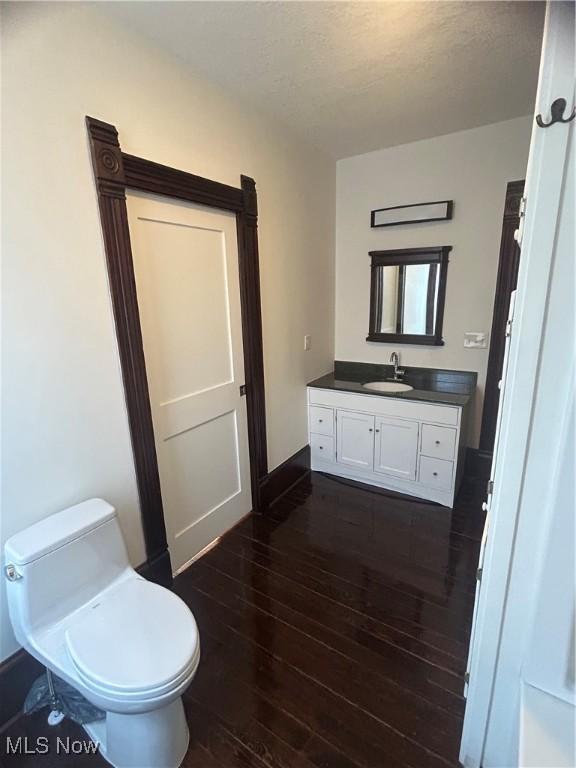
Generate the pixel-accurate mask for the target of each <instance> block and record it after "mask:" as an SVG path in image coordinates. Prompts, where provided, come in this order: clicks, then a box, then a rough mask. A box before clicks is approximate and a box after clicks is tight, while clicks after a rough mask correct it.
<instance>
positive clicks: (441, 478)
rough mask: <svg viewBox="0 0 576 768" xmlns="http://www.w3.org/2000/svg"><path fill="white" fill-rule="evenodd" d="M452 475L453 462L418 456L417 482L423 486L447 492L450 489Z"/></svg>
mask: <svg viewBox="0 0 576 768" xmlns="http://www.w3.org/2000/svg"><path fill="white" fill-rule="evenodd" d="M453 475H454V462H453V461H444V459H432V458H430V457H429V456H420V471H419V472H418V480H419V482H421V483H422V484H423V485H427V486H429V487H430V488H438V490H442V491H449V490H450V489H451V488H452V478H453Z"/></svg>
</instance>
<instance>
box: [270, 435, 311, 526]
mask: <svg viewBox="0 0 576 768" xmlns="http://www.w3.org/2000/svg"><path fill="white" fill-rule="evenodd" d="M308 474H310V446H309V445H305V446H304V448H301V449H300V450H299V451H296V453H295V454H294V455H293V456H290V458H289V459H286V461H284V462H282V464H280V465H279V466H278V467H276V469H273V470H272V472H269V473H268V474H267V475H266V477H265V478H264V480H262V482H261V483H260V498H261V502H262V509H263V511H264V512H266V508H267V507H269V506H270V505H271V504H274V502H275V501H278V499H279V498H280V497H281V496H283V495H284V494H285V493H286V492H287V491H289V490H290V488H292V486H294V485H296V483H299V482H300V481H301V480H302V479H303V478H305V477H306V476H307V475H308Z"/></svg>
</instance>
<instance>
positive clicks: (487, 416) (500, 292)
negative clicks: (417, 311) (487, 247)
mask: <svg viewBox="0 0 576 768" xmlns="http://www.w3.org/2000/svg"><path fill="white" fill-rule="evenodd" d="M523 194H524V181H523V180H522V181H511V182H509V183H508V186H507V187H506V202H505V203H504V218H503V221H502V237H501V239H500V257H499V262H498V277H497V279H496V294H495V297H494V314H493V317H492V330H491V332H490V352H489V355H488V370H487V373H486V386H485V388H484V405H483V408H482V428H481V432H480V448H479V451H480V453H482V454H485V455H486V458H487V459H488V458H491V456H492V450H493V448H494V437H495V435H496V417H497V415H498V402H499V400H500V390H499V388H498V385H499V382H500V379H501V378H502V365H503V362H504V344H505V334H506V322H507V320H508V308H509V306H510V294H511V293H512V291H513V290H514V289H515V288H516V283H517V280H518V265H519V263H520V248H519V247H518V243H517V242H516V240H515V239H514V232H515V231H516V230H517V229H518V225H519V224H520V203H521V201H522V195H523Z"/></svg>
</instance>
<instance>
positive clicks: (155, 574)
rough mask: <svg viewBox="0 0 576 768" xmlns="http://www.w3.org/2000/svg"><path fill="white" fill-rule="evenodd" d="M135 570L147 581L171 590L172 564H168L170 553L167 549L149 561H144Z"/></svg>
mask: <svg viewBox="0 0 576 768" xmlns="http://www.w3.org/2000/svg"><path fill="white" fill-rule="evenodd" d="M136 570H137V571H138V573H139V574H140V575H141V576H144V578H145V579H148V581H153V582H155V583H156V584H160V585H161V586H163V587H167V588H168V589H172V583H173V579H172V563H171V562H170V553H169V552H168V550H167V549H166V550H164V552H162V553H161V554H160V555H157V556H156V557H154V558H152V559H151V560H146V562H144V563H142V565H139V566H138V568H136Z"/></svg>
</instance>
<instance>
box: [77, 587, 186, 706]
mask: <svg viewBox="0 0 576 768" xmlns="http://www.w3.org/2000/svg"><path fill="white" fill-rule="evenodd" d="M66 642H67V646H68V652H69V654H70V656H71V658H72V661H73V662H74V664H75V665H76V667H77V669H78V671H79V672H80V673H81V675H82V676H83V677H84V678H85V679H87V680H88V681H90V682H92V683H94V684H95V685H96V686H98V687H99V688H103V689H107V690H113V691H117V692H119V693H120V692H126V693H129V692H132V693H134V692H136V691H145V690H151V689H154V688H160V687H162V686H165V685H166V684H167V683H169V682H170V681H173V680H175V679H176V678H178V677H179V676H181V675H182V673H183V672H184V671H185V670H186V669H187V668H188V667H190V664H191V662H192V661H193V659H195V657H196V656H197V655H198V653H199V642H198V629H197V627H196V622H195V621H194V616H193V615H192V613H191V611H190V610H189V608H188V606H187V605H186V604H185V603H184V602H183V601H182V600H181V599H180V598H179V597H178V596H177V595H175V594H174V593H172V592H170V591H169V590H168V589H165V588H164V587H160V586H158V585H157V584H153V583H152V582H150V581H146V580H145V579H142V578H140V577H138V578H130V579H127V580H126V581H125V582H123V583H122V584H120V585H119V586H117V587H114V588H113V589H111V590H109V591H108V592H104V593H102V594H101V595H99V596H98V598H97V599H96V600H95V601H94V603H93V604H92V605H91V606H90V607H88V608H87V609H86V610H85V611H82V615H81V616H80V617H79V619H78V621H77V622H76V623H74V624H73V625H72V626H71V627H70V628H69V629H68V630H67V631H66Z"/></svg>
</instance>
